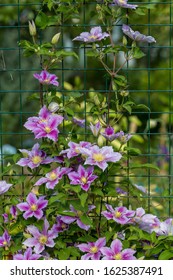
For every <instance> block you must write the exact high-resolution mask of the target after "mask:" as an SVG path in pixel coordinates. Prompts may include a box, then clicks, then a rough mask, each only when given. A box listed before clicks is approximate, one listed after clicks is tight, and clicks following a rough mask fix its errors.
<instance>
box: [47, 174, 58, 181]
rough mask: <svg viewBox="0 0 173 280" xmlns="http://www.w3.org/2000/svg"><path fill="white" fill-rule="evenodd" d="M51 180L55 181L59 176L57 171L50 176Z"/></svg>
mask: <svg viewBox="0 0 173 280" xmlns="http://www.w3.org/2000/svg"><path fill="white" fill-rule="evenodd" d="M49 178H50V180H52V181H54V180H55V179H56V178H57V175H56V173H55V172H51V173H50V176H49Z"/></svg>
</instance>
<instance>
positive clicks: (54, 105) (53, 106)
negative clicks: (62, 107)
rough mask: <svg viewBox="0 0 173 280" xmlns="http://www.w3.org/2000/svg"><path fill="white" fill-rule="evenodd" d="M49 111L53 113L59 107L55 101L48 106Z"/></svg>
mask: <svg viewBox="0 0 173 280" xmlns="http://www.w3.org/2000/svg"><path fill="white" fill-rule="evenodd" d="M48 109H49V111H50V112H52V113H55V112H56V111H58V109H59V105H58V103H56V102H51V103H50V104H49V106H48Z"/></svg>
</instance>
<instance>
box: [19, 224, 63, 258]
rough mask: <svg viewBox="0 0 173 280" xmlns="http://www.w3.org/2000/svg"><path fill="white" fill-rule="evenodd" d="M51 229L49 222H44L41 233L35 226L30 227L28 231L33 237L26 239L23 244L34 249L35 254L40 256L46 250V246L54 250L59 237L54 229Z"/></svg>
mask: <svg viewBox="0 0 173 280" xmlns="http://www.w3.org/2000/svg"><path fill="white" fill-rule="evenodd" d="M48 229H49V222H48V221H47V219H45V220H44V225H43V229H42V231H39V230H38V228H37V227H35V226H28V227H27V230H28V232H29V233H30V234H32V235H33V237H30V238H28V239H26V240H25V241H24V242H23V244H24V245H26V246H27V247H34V252H35V253H36V254H40V253H41V252H43V250H44V249H45V246H47V247H51V248H53V247H54V246H55V242H54V240H53V239H55V238H56V237H57V236H58V233H56V232H55V231H54V230H53V229H51V230H48Z"/></svg>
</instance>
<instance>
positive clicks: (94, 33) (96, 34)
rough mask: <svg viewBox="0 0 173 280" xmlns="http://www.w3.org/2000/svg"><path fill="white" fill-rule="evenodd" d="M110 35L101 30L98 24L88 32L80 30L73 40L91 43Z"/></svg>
mask: <svg viewBox="0 0 173 280" xmlns="http://www.w3.org/2000/svg"><path fill="white" fill-rule="evenodd" d="M109 36H110V35H109V34H108V33H106V32H102V29H101V27H100V26H96V27H93V28H91V30H90V32H82V33H81V34H80V35H79V36H77V37H75V38H74V39H73V41H82V42H84V43H93V42H97V41H101V40H103V39H105V38H106V37H109Z"/></svg>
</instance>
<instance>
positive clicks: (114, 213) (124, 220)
mask: <svg viewBox="0 0 173 280" xmlns="http://www.w3.org/2000/svg"><path fill="white" fill-rule="evenodd" d="M105 206H106V208H107V210H108V211H102V215H103V216H104V217H105V218H106V219H107V220H114V221H115V222H117V223H118V224H121V225H125V224H129V223H131V219H132V218H133V217H134V215H135V211H132V210H128V209H127V208H126V207H124V206H120V207H116V208H113V207H112V206H111V205H109V204H105Z"/></svg>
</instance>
